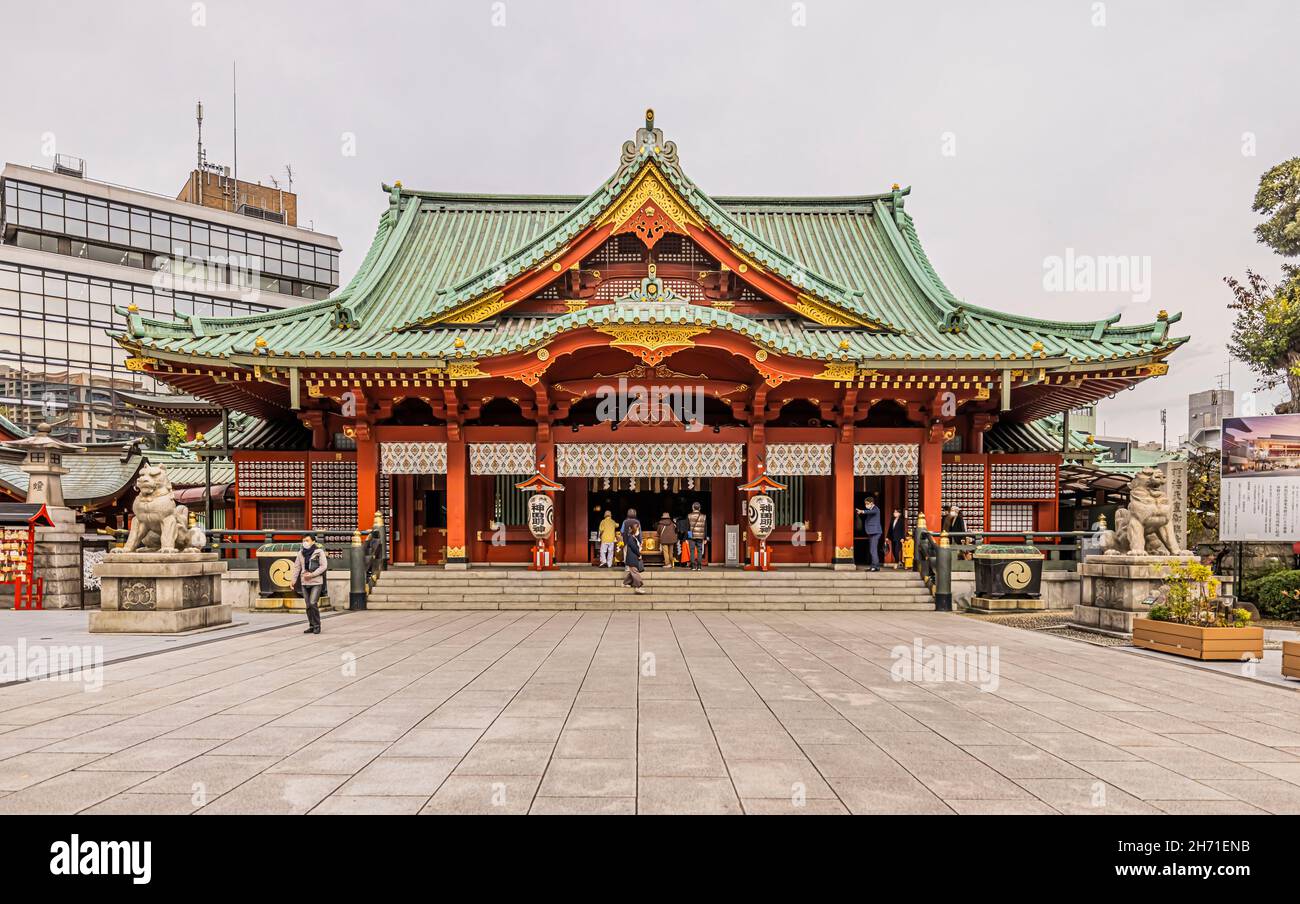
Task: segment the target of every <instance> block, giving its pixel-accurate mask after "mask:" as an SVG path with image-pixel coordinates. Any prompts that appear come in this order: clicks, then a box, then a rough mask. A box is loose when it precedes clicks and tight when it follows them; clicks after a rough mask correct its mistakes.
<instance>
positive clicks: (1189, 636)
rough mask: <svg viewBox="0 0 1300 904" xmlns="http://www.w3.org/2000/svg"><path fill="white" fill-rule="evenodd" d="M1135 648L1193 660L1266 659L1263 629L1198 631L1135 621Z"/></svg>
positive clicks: (1178, 626)
mask: <svg viewBox="0 0 1300 904" xmlns="http://www.w3.org/2000/svg"><path fill="white" fill-rule="evenodd" d="M1133 646H1135V647H1142V648H1143V649H1145V650H1159V651H1160V652H1161V653H1172V654H1173V655H1175V656H1186V657H1188V658H1189V659H1227V660H1241V659H1245V658H1246V657H1248V656H1249V657H1252V658H1255V659H1263V658H1264V629H1263V628H1198V627H1196V626H1194V625H1180V624H1177V623H1175V622H1164V621H1153V620H1152V619H1149V618H1135V619H1133Z"/></svg>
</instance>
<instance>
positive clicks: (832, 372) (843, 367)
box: [813, 363, 858, 383]
mask: <svg viewBox="0 0 1300 904" xmlns="http://www.w3.org/2000/svg"><path fill="white" fill-rule="evenodd" d="M857 375H858V366H857V365H856V364H845V363H832V364H827V365H826V369H825V370H823V371H822V372H821V373H819V374H817V375H816V376H815V377H813V379H814V380H834V381H835V382H837V383H845V382H849V381H852V380H853V379H855V378H856V377H857Z"/></svg>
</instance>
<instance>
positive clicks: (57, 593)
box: [5, 424, 84, 609]
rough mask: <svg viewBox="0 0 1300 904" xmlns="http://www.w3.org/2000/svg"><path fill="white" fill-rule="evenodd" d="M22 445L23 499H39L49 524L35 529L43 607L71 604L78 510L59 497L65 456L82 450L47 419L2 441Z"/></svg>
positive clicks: (77, 576) (76, 598) (77, 593)
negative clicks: (52, 431)
mask: <svg viewBox="0 0 1300 904" xmlns="http://www.w3.org/2000/svg"><path fill="white" fill-rule="evenodd" d="M5 445H6V446H8V447H9V448H10V449H21V450H22V451H23V453H24V457H23V463H22V464H21V465H20V466H19V467H21V468H22V469H23V471H25V472H26V473H27V501H28V502H30V503H36V504H41V505H44V506H45V510H46V511H47V512H48V513H49V516H50V520H51V521H53V522H54V526H53V527H38V528H37V529H36V549H35V558H34V561H33V563H32V565H33V568H34V570H35V573H36V574H37V575H38V576H39V577H41V578H42V579H43V580H44V582H45V592H44V601H43V605H44V607H45V608H46V609H70V608H73V607H75V606H79V605H81V582H82V574H81V530H80V528H79V527H78V526H77V513H76V512H74V511H73V510H72V509H70V508H68V507H67V505H66V504H65V503H64V501H63V475H64V474H67V473H68V469H67V468H65V467H64V466H63V456H64V455H67V454H76V453H78V452H82V451H84V450H83V449H82V448H81V447H80V446H74V445H72V444H71V443H65V442H63V441H62V440H59V439H55V438H54V437H53V436H51V435H50V425H49V424H40V425H39V426H37V428H36V432H35V433H33V434H32V435H31V436H25V437H23V438H22V439H15V440H10V441H9V442H7V443H5Z"/></svg>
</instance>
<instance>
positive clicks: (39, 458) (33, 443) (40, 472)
mask: <svg viewBox="0 0 1300 904" xmlns="http://www.w3.org/2000/svg"><path fill="white" fill-rule="evenodd" d="M50 430H51V427H50V425H49V424H44V423H42V424H40V425H38V426H37V427H36V432H35V433H33V434H32V435H31V436H27V437H24V438H23V439H15V440H10V441H9V442H7V443H5V445H6V446H8V447H9V448H11V449H21V450H22V451H23V452H24V453H25V457H24V458H23V463H22V465H20V467H21V468H22V470H23V471H25V472H26V473H27V501H28V502H30V503H39V504H42V505H45V506H46V507H48V508H49V509H50V510H51V511H50V516H51V518H53V519H54V520H55V521H56V522H58V521H63V522H66V523H70V522H71V521H73V520H75V517H76V516H75V514H74V513H73V512H72V510H71V509H68V508H67V506H66V505H65V503H64V501H63V475H64V474H67V473H68V469H67V468H65V467H63V456H64V455H65V454H66V453H68V452H84V451H85V450H84V449H82V448H81V447H80V446H74V445H72V444H71V443H65V442H63V440H59V439H55V438H54V437H53V436H51V435H50ZM56 508H58V509H64V510H66V511H67V513H68V517H67V518H60V517H59V513H56V512H55V511H53V510H54V509H56Z"/></svg>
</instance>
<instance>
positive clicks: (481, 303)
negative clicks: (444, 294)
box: [429, 289, 509, 323]
mask: <svg viewBox="0 0 1300 904" xmlns="http://www.w3.org/2000/svg"><path fill="white" fill-rule="evenodd" d="M508 306H509V302H507V301H506V300H505V293H503V292H502V291H501V290H500V289H498V290H496V291H495V292H489V293H488V294H487V295H484V296H483V297H482V298H476V299H474V300H473V301H471V302H469V303H468V304H464V305H461V306H460V307H459V308H456V309H455V310H454V311H451V312H450V313H447V314H443V315H441V316H438V317H434V318H431V319H430V321H429V322H430V323H479V322H480V321H483V320H487V319H488V318H489V317H491V316H492V315H494V314H496V313H498V312H499V311H501V310H502V309H504V308H506V307H508Z"/></svg>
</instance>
